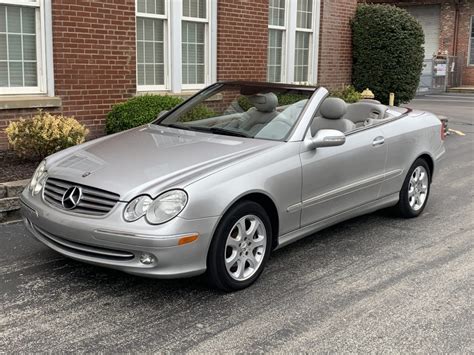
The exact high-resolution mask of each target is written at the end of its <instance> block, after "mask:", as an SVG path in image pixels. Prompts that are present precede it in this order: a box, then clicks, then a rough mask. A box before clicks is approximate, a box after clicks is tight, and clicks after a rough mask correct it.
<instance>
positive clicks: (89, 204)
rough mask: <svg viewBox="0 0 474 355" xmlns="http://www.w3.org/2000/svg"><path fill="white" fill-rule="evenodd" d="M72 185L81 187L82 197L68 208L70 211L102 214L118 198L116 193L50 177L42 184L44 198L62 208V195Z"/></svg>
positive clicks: (105, 212) (107, 210) (113, 204)
mask: <svg viewBox="0 0 474 355" xmlns="http://www.w3.org/2000/svg"><path fill="white" fill-rule="evenodd" d="M74 186H78V187H80V188H81V190H82V198H81V200H80V201H79V203H78V204H77V206H76V207H75V208H74V209H71V210H70V211H71V212H75V213H80V214H86V215H92V216H103V215H105V214H107V213H109V212H110V210H112V208H113V207H114V206H115V204H116V203H117V202H118V201H119V199H120V196H119V195H118V194H115V193H112V192H108V191H104V190H101V189H97V188H95V187H90V186H85V185H81V184H76V183H73V182H69V181H65V180H60V179H56V178H51V177H50V178H48V179H47V180H46V184H45V186H44V193H43V196H44V200H45V201H46V202H48V203H50V204H51V205H53V206H55V207H58V208H61V209H64V207H63V204H62V198H63V195H64V193H65V192H66V191H67V190H68V189H69V188H71V187H74Z"/></svg>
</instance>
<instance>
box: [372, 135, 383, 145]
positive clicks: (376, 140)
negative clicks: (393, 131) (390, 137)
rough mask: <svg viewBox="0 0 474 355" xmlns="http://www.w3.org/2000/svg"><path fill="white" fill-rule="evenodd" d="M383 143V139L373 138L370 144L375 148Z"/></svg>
mask: <svg viewBox="0 0 474 355" xmlns="http://www.w3.org/2000/svg"><path fill="white" fill-rule="evenodd" d="M384 143H385V138H384V137H382V136H380V137H376V138H374V140H373V142H372V146H374V147H376V146H378V145H382V144H384Z"/></svg>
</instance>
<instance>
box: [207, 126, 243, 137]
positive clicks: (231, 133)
mask: <svg viewBox="0 0 474 355" xmlns="http://www.w3.org/2000/svg"><path fill="white" fill-rule="evenodd" d="M209 132H211V133H216V134H223V135H226V136H233V137H242V138H250V136H248V135H246V134H245V133H242V132H236V131H232V130H229V129H225V128H220V127H210V128H209Z"/></svg>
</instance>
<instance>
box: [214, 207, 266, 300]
mask: <svg viewBox="0 0 474 355" xmlns="http://www.w3.org/2000/svg"><path fill="white" fill-rule="evenodd" d="M245 215H255V216H257V217H258V218H260V219H261V221H262V223H263V225H264V226H265V231H266V236H267V242H266V248H265V255H264V258H263V261H262V263H261V264H260V266H259V268H258V270H257V271H256V272H255V274H253V275H252V276H251V277H250V278H249V279H247V280H244V281H237V280H235V279H233V278H232V277H231V276H230V275H229V273H228V271H227V268H226V267H225V257H224V256H225V247H226V243H227V237H228V235H229V233H230V231H231V228H232V227H233V226H234V225H235V223H237V221H238V220H239V219H240V218H242V217H244V216H245ZM271 248H272V227H271V223H270V219H269V217H268V215H267V213H266V212H265V210H264V209H263V207H261V206H260V205H259V204H257V203H255V202H252V201H242V202H239V203H238V204H237V205H235V206H234V207H232V208H231V209H230V210H229V211H228V212H227V213H226V214H225V215H224V216H223V217H222V219H221V221H220V222H219V224H218V226H217V228H216V230H215V232H214V236H213V239H212V242H211V246H210V248H209V253H208V256H207V269H208V273H209V277H210V281H211V283H213V284H214V286H216V287H218V288H220V289H222V290H225V291H234V290H240V289H244V288H246V287H248V286H250V285H251V284H252V283H254V282H255V281H256V280H257V279H258V277H259V276H260V274H261V273H262V272H263V269H264V267H265V264H266V262H267V260H268V258H269V257H270V252H271Z"/></svg>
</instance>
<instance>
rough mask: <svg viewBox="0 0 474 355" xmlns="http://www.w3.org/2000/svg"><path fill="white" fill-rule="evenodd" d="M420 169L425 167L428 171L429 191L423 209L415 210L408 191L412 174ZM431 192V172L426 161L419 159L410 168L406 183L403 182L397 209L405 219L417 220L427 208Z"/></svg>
mask: <svg viewBox="0 0 474 355" xmlns="http://www.w3.org/2000/svg"><path fill="white" fill-rule="evenodd" d="M418 167H423V168H424V169H425V170H426V171H427V177H428V190H427V193H426V198H425V200H424V203H423V205H422V206H421V208H419V209H414V208H413V207H412V206H410V203H409V196H408V194H409V193H408V190H409V186H410V179H411V177H412V174H413V173H414V171H415V170H416V169H417V168H418ZM430 191H431V170H430V167H429V165H428V163H427V162H426V160H424V159H422V158H419V159H417V160H416V161H415V162H414V163H413V165H412V166H411V167H410V169H409V170H408V174H407V176H406V177H405V181H404V182H403V186H402V189H401V191H400V200H399V201H398V204H397V205H396V207H395V208H396V210H397V212H398V214H399V215H400V216H401V217H403V218H415V217H418V216H419V215H421V214H422V213H423V211H424V209H425V207H426V204H427V203H428V198H429V195H430Z"/></svg>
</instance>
